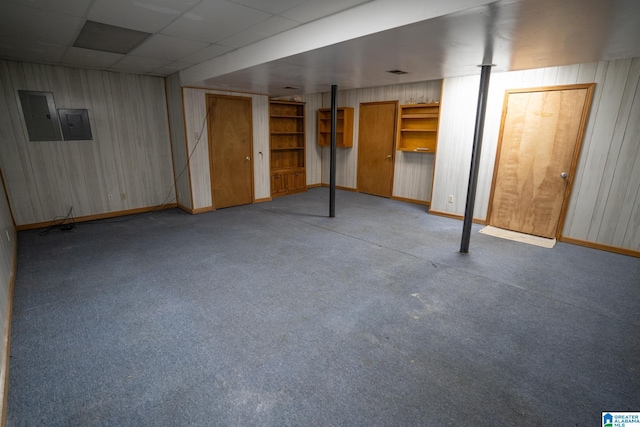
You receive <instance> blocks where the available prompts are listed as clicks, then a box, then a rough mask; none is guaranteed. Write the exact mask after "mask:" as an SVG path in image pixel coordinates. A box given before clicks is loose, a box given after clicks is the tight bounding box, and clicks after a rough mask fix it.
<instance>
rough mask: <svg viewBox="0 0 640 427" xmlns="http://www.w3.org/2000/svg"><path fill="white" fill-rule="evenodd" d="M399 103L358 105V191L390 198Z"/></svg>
mask: <svg viewBox="0 0 640 427" xmlns="http://www.w3.org/2000/svg"><path fill="white" fill-rule="evenodd" d="M397 109H398V102H396V101H392V102H371V103H363V104H360V120H359V126H358V129H359V130H358V191H359V192H361V193H367V194H373V195H375V196H383V197H391V190H392V188H393V159H394V158H393V153H394V146H395V137H396V112H397Z"/></svg>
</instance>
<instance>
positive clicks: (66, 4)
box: [6, 0, 91, 16]
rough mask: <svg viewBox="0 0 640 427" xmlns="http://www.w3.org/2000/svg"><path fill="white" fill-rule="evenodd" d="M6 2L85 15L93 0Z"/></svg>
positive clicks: (11, 0)
mask: <svg viewBox="0 0 640 427" xmlns="http://www.w3.org/2000/svg"><path fill="white" fill-rule="evenodd" d="M6 2H7V3H14V4H19V5H22V6H29V7H35V8H36V9H43V10H48V11H50V12H58V13H62V14H64V15H72V16H85V14H86V13H87V8H88V7H89V5H90V4H91V0H6Z"/></svg>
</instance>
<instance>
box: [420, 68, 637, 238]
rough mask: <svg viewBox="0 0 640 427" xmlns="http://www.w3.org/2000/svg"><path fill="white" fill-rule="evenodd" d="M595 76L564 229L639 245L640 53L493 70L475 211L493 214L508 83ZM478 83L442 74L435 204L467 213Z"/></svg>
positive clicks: (554, 82)
mask: <svg viewBox="0 0 640 427" xmlns="http://www.w3.org/2000/svg"><path fill="white" fill-rule="evenodd" d="M591 82H595V83H596V89H595V94H594V99H593V103H592V107H591V112H590V115H589V121H588V123H587V129H586V133H585V138H584V141H583V144H582V150H581V153H580V158H579V162H578V167H577V175H576V177H575V181H574V185H573V191H572V194H571V199H570V202H569V209H568V212H567V217H566V221H565V225H564V229H563V231H562V235H563V237H568V238H571V239H575V240H578V241H585V242H592V243H598V244H602V245H609V246H614V247H619V248H626V249H631V250H640V58H635V59H624V60H616V61H603V62H598V63H590V64H579V65H571V66H562V67H552V68H544V69H537V70H527V71H516V72H509V73H494V74H493V75H492V76H491V85H490V90H489V97H488V100H487V117H486V122H485V131H484V142H483V148H482V156H481V161H480V175H479V179H478V191H477V195H476V205H475V209H474V210H475V214H474V216H475V217H477V218H480V219H485V218H486V214H487V208H488V203H489V193H490V190H491V179H492V174H493V168H494V163H495V155H496V149H497V142H498V135H499V132H500V120H501V113H502V104H503V101H504V92H505V90H506V89H516V88H526V87H539V86H551V85H564V84H575V83H591ZM478 84H479V77H477V76H474V77H460V78H450V79H445V80H444V84H443V97H442V112H441V118H440V135H439V138H440V139H439V143H438V158H437V165H436V175H435V183H434V184H435V185H434V193H433V200H432V205H431V207H432V209H435V210H438V211H442V212H448V213H452V214H457V215H463V214H464V203H465V197H466V190H467V182H468V177H469V165H470V158H471V146H472V141H473V126H474V121H475V105H476V102H477V94H478ZM448 195H454V203H448V201H447V199H448Z"/></svg>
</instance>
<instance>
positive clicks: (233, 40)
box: [219, 16, 300, 48]
mask: <svg viewBox="0 0 640 427" xmlns="http://www.w3.org/2000/svg"><path fill="white" fill-rule="evenodd" d="M298 25H300V23H299V22H296V21H292V20H291V19H286V18H282V17H280V16H272V17H271V18H269V19H266V20H264V21H261V22H258V23H257V24H256V25H254V26H252V27H249V28H247V29H246V30H242V31H240V32H239V33H235V34H234V35H232V36H231V37H227V38H226V39H224V40H220V42H219V43H220V44H221V45H225V46H231V47H235V48H238V47H242V46H246V45H248V44H251V43H254V42H257V41H258V40H262V39H264V38H267V37H271V36H273V35H276V34H278V33H281V32H283V31H287V30H290V29H291V28H293V27H297V26H298Z"/></svg>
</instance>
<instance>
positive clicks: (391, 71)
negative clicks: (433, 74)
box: [387, 70, 409, 76]
mask: <svg viewBox="0 0 640 427" xmlns="http://www.w3.org/2000/svg"><path fill="white" fill-rule="evenodd" d="M387 73H391V74H396V75H398V76H399V75H401V74H409V72H407V71H402V70H389V71H387Z"/></svg>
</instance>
